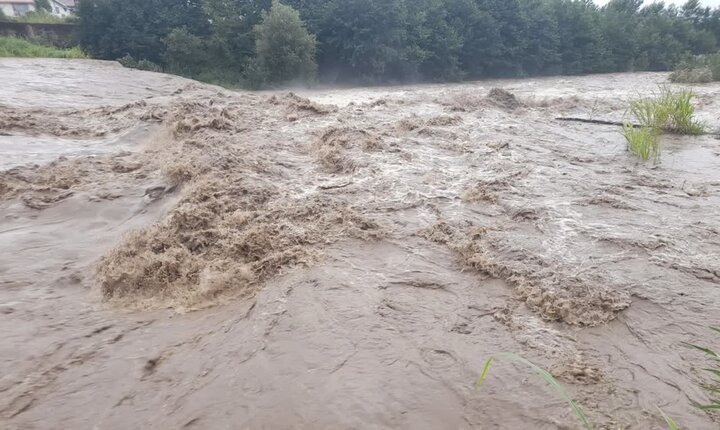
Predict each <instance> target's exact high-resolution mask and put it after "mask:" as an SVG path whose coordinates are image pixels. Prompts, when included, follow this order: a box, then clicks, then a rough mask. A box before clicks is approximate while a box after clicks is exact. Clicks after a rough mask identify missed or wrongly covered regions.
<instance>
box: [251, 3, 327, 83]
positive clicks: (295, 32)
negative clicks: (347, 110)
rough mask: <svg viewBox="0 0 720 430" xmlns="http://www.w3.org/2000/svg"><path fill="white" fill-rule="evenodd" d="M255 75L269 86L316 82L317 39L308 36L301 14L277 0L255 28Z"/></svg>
mask: <svg viewBox="0 0 720 430" xmlns="http://www.w3.org/2000/svg"><path fill="white" fill-rule="evenodd" d="M255 37H256V41H255V44H256V57H255V62H254V70H253V72H254V73H257V72H259V74H260V76H261V77H262V78H263V80H264V82H266V83H268V84H278V83H286V82H290V81H301V82H305V83H308V82H311V81H313V80H314V79H315V76H316V73H317V65H316V63H315V50H316V46H315V45H316V41H315V36H313V35H311V34H309V33H308V31H307V29H306V28H305V24H304V23H303V22H302V20H301V19H300V15H299V14H298V12H297V11H296V10H295V9H293V8H292V7H290V6H287V5H284V4H282V3H280V2H279V1H278V0H273V3H272V7H271V8H270V11H269V12H263V13H262V19H261V21H260V23H259V24H258V25H256V26H255Z"/></svg>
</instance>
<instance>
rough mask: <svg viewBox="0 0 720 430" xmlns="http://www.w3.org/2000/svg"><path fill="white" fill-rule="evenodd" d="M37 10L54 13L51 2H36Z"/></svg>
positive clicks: (43, 0) (39, 0)
mask: <svg viewBox="0 0 720 430" xmlns="http://www.w3.org/2000/svg"><path fill="white" fill-rule="evenodd" d="M35 10H37V11H44V12H52V6H50V0H35Z"/></svg>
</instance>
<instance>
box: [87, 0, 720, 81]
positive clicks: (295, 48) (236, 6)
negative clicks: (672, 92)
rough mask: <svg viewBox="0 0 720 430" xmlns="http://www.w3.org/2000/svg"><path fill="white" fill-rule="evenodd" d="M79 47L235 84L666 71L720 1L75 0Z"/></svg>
mask: <svg viewBox="0 0 720 430" xmlns="http://www.w3.org/2000/svg"><path fill="white" fill-rule="evenodd" d="M79 16H80V39H81V45H82V47H83V49H84V50H85V51H86V52H88V53H89V54H90V55H92V56H93V57H96V58H103V59H120V58H124V59H125V61H126V62H128V63H132V64H136V65H137V64H140V65H143V64H144V65H149V66H151V67H158V68H161V69H164V70H166V71H169V72H172V73H177V74H181V75H186V76H190V77H193V78H197V79H201V80H206V81H215V82H223V83H230V84H233V83H234V84H240V85H243V84H245V85H247V84H249V85H253V86H263V85H273V84H277V83H284V82H288V81H312V80H314V79H316V76H317V77H318V78H319V79H320V80H321V81H323V82H330V83H333V82H362V83H374V82H400V81H402V82H407V81H440V80H442V81H446V80H460V79H474V78H482V77H500V76H503V77H508V76H528V75H549V74H584V73H600V72H617V71H633V70H654V71H659V70H669V69H671V68H672V67H673V66H674V65H675V64H677V63H679V62H681V61H683V60H686V59H687V58H689V57H691V56H693V55H700V54H707V53H714V52H717V50H718V44H719V43H720V7H719V8H716V9H714V10H713V9H711V8H708V7H702V6H701V5H700V4H699V2H698V1H697V0H690V1H688V2H687V3H686V4H685V5H683V6H682V7H676V6H667V5H665V4H663V3H662V2H658V3H651V4H648V5H643V1H642V0H612V1H610V2H609V3H608V4H607V5H606V6H603V7H598V6H597V5H595V4H594V3H593V2H592V1H591V0H283V2H282V4H281V3H279V2H278V1H277V0H83V1H82V2H80V8H79Z"/></svg>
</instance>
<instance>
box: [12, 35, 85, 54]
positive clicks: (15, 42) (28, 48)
mask: <svg viewBox="0 0 720 430" xmlns="http://www.w3.org/2000/svg"><path fill="white" fill-rule="evenodd" d="M0 57H22V58H87V56H86V55H85V54H84V53H83V52H82V51H81V50H80V48H69V49H59V48H53V47H51V46H44V45H39V44H37V43H33V42H30V41H29V40H25V39H21V38H18V37H0Z"/></svg>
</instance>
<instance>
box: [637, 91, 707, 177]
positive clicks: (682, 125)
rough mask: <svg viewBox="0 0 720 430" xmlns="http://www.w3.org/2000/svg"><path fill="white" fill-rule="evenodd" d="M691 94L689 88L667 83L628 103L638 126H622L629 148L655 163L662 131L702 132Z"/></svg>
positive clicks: (693, 133) (679, 132)
mask: <svg viewBox="0 0 720 430" xmlns="http://www.w3.org/2000/svg"><path fill="white" fill-rule="evenodd" d="M693 97H694V95H693V93H692V91H690V90H686V89H681V90H677V91H673V89H672V88H670V87H668V86H661V87H660V91H659V92H658V93H656V94H654V95H653V96H652V97H646V98H641V99H638V100H635V101H633V102H631V103H630V113H631V114H632V115H633V116H634V117H635V119H636V120H637V122H638V123H639V127H634V126H632V125H630V124H625V126H624V127H623V135H624V136H625V140H626V141H627V144H628V151H630V152H632V153H633V154H635V155H637V156H638V157H640V158H642V159H643V160H649V159H650V158H652V159H653V160H654V161H655V162H656V163H657V162H658V160H659V158H660V135H661V134H662V132H667V133H675V134H687V135H698V134H703V133H704V132H705V127H704V126H703V124H702V123H700V122H699V121H697V120H696V119H695V107H694V106H693V104H692V99H693Z"/></svg>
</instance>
